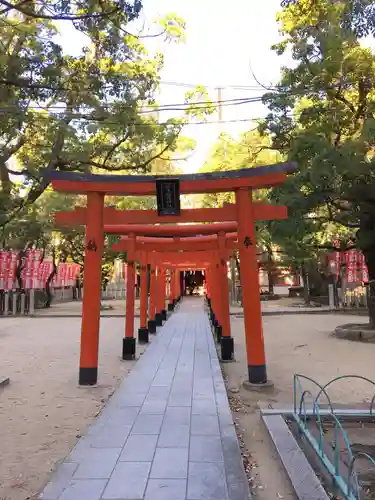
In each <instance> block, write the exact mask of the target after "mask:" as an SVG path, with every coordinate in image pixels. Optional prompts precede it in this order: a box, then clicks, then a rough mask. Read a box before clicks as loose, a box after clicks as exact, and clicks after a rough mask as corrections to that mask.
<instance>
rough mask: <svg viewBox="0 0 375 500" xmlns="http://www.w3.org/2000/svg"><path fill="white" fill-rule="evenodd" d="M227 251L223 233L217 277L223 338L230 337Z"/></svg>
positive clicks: (220, 236)
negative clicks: (218, 280)
mask: <svg viewBox="0 0 375 500" xmlns="http://www.w3.org/2000/svg"><path fill="white" fill-rule="evenodd" d="M228 257H229V256H228V251H227V249H226V247H225V233H219V258H220V266H219V272H218V276H219V279H220V294H221V304H220V305H221V313H222V314H221V321H222V323H221V326H222V334H223V336H224V337H230V336H231V329H230V308H229V285H228V266H227V260H228Z"/></svg>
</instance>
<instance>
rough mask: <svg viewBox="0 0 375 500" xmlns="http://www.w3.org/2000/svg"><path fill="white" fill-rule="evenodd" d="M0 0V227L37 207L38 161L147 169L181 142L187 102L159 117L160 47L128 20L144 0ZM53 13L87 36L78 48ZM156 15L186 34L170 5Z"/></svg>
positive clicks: (51, 166) (172, 30)
mask: <svg viewBox="0 0 375 500" xmlns="http://www.w3.org/2000/svg"><path fill="white" fill-rule="evenodd" d="M0 4H3V5H5V7H6V8H5V9H3V10H0V108H1V114H0V148H1V149H0V228H4V227H6V225H8V224H10V223H11V221H13V222H12V223H14V224H16V222H17V220H25V221H26V220H29V218H30V217H31V218H32V216H33V215H32V214H33V213H34V212H35V213H37V211H36V209H35V210H34V209H32V208H30V207H31V205H32V204H33V203H34V202H35V201H36V200H38V199H39V197H40V196H41V195H42V193H43V192H44V190H45V189H46V184H45V183H44V181H43V179H42V172H43V171H44V169H47V170H50V171H51V170H52V171H53V170H62V171H79V172H94V173H99V172H101V173H103V172H126V171H127V172H129V171H130V172H132V173H135V174H136V173H147V172H150V171H151V170H152V168H153V165H154V163H155V161H156V160H157V159H158V158H162V157H163V155H165V153H166V152H167V151H171V152H173V151H176V150H177V149H178V148H179V146H178V136H179V133H180V130H181V127H182V125H183V124H184V123H185V122H186V121H187V119H188V118H189V116H190V114H189V113H190V111H189V109H187V108H188V107H187V106H185V107H183V109H182V114H181V116H180V117H179V118H173V119H169V120H167V121H164V122H161V121H160V120H159V113H158V109H159V106H158V104H157V101H156V98H157V92H158V82H159V72H160V69H161V68H162V65H163V56H162V54H160V53H159V54H156V55H152V56H151V55H148V53H147V51H146V49H145V46H144V45H143V44H142V42H141V40H140V38H141V37H137V36H135V35H134V34H131V33H129V31H128V30H127V26H128V24H129V22H131V21H134V20H135V19H136V18H137V17H138V15H139V12H140V10H141V2H139V1H138V0H137V1H136V2H134V3H133V4H130V3H127V2H125V1H124V0H117V1H115V0H103V1H101V2H99V3H97V2H94V1H92V0H86V1H84V0H79V1H72V0H71V1H70V0H67V1H66V2H62V3H61V2H60V3H57V4H56V3H51V2H49V1H46V2H40V3H38V4H37V5H36V4H29V3H27V4H25V3H22V2H21V3H17V4H14V5H12V4H9V6H7V2H5V0H0ZM56 19H57V20H64V22H73V26H74V28H75V29H76V30H77V31H79V32H81V33H83V34H84V35H85V36H86V40H87V45H86V46H85V47H83V48H82V51H81V53H80V54H79V55H77V56H72V55H67V54H65V53H64V51H63V47H62V46H60V45H59V44H58V43H57V38H56V35H57V33H58V27H57V24H55V23H54V22H53V20H56ZM157 25H158V28H157V29H158V30H159V34H160V35H161V36H164V37H165V39H166V40H168V41H177V42H178V41H181V40H183V37H184V28H185V23H184V21H183V19H181V18H180V17H178V16H176V15H175V14H170V15H167V16H166V17H165V18H164V19H160V20H157ZM146 36H148V35H146ZM152 36H154V35H152ZM155 36H156V35H155ZM203 93H204V89H201V88H200V89H199V91H197V92H194V93H192V95H188V96H187V101H186V102H187V103H188V102H189V99H193V98H199V99H200V98H201V97H202V95H203ZM191 111H192V114H193V115H194V116H197V115H198V114H199V113H200V114H201V115H205V114H206V113H209V112H211V110H210V109H207V108H204V109H202V108H201V109H199V110H196V109H192V110H191ZM161 161H162V160H161ZM30 220H31V219H30ZM8 232H9V231H8ZM4 238H5V239H7V234H5V235H4ZM20 244H21V242H20Z"/></svg>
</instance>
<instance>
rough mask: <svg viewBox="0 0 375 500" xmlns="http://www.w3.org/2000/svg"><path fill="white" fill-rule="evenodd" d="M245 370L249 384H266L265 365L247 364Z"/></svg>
mask: <svg viewBox="0 0 375 500" xmlns="http://www.w3.org/2000/svg"><path fill="white" fill-rule="evenodd" d="M247 370H248V373H249V382H250V383H251V384H266V383H267V382H268V381H267V367H266V365H248V367H247Z"/></svg>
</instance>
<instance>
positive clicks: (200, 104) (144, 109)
mask: <svg viewBox="0 0 375 500" xmlns="http://www.w3.org/2000/svg"><path fill="white" fill-rule="evenodd" d="M260 100H261V97H259V96H258V97H257V96H255V97H240V98H237V99H224V100H223V101H220V103H222V104H223V105H225V106H237V105H240V104H247V103H250V102H258V101H260ZM218 104H219V101H191V102H182V103H174V104H172V103H171V104H160V105H153V104H145V105H141V106H140V110H137V112H138V113H152V112H157V111H186V109H189V108H190V109H209V108H212V107H215V106H217V105H218ZM98 107H100V108H102V109H104V110H105V109H111V105H110V104H107V105H100V106H98ZM6 109H9V110H14V109H17V106H7V107H2V108H0V111H2V110H6ZM27 109H38V110H39V109H45V110H48V111H52V110H55V109H56V110H66V106H64V105H61V104H55V105H51V106H49V105H44V106H43V105H35V104H34V105H29V106H27ZM124 109H131V110H135V107H134V106H130V105H129V106H126V105H125V106H120V109H119V110H120V111H121V110H124Z"/></svg>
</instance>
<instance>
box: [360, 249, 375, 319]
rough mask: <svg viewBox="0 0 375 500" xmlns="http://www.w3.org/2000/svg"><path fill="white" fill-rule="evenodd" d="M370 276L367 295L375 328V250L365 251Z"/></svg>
mask: <svg viewBox="0 0 375 500" xmlns="http://www.w3.org/2000/svg"><path fill="white" fill-rule="evenodd" d="M363 254H364V256H365V261H366V265H367V270H368V275H369V290H368V294H367V305H368V315H369V321H370V325H371V328H375V249H373V251H371V250H368V251H366V250H363Z"/></svg>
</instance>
